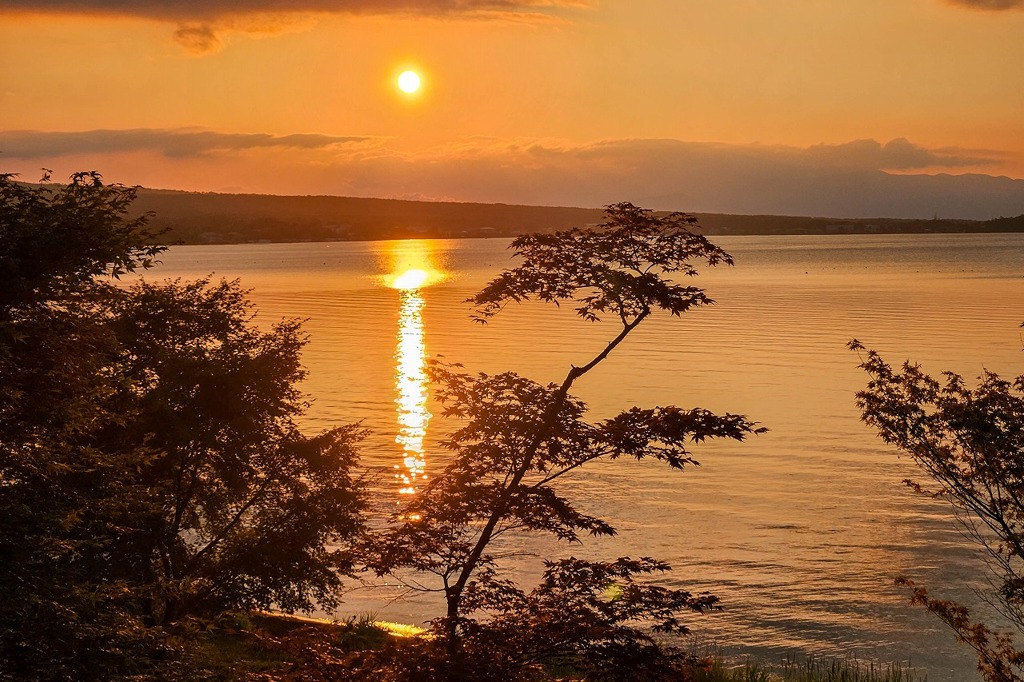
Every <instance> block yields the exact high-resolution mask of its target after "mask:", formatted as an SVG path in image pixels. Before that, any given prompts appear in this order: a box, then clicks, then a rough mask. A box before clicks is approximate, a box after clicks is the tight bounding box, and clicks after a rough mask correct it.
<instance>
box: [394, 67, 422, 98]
mask: <svg viewBox="0 0 1024 682" xmlns="http://www.w3.org/2000/svg"><path fill="white" fill-rule="evenodd" d="M398 89H399V90H401V91H402V92H405V93H408V94H410V95H411V94H412V93H414V92H416V91H417V90H419V89H420V76H419V74H418V73H416V72H415V71H403V72H402V74H401V75H400V76H399V77H398Z"/></svg>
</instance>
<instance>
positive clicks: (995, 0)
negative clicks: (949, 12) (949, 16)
mask: <svg viewBox="0 0 1024 682" xmlns="http://www.w3.org/2000/svg"><path fill="white" fill-rule="evenodd" d="M948 1H949V2H951V3H953V4H954V5H960V6H962V7H970V8H971V9H981V10H990V11H998V10H1006V9H1024V0H948Z"/></svg>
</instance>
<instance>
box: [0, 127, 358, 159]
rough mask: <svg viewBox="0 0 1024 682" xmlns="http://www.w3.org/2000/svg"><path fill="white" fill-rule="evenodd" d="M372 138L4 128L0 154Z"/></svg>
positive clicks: (171, 153)
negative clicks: (8, 129) (6, 129)
mask: <svg viewBox="0 0 1024 682" xmlns="http://www.w3.org/2000/svg"><path fill="white" fill-rule="evenodd" d="M372 139H373V138H367V137H337V136H333V135H316V134H297V135H269V134H266V133H218V132H213V131H208V130H194V129H188V128H186V129H174V130H162V129H151V128H139V129H134V130H87V131H82V132H41V131H36V130H10V131H4V132H0V154H2V156H0V158H7V159H48V158H59V157H63V156H80V155H85V154H118V153H124V152H136V151H155V152H158V153H160V154H162V155H164V156H166V157H170V158H185V157H194V156H202V155H206V154H213V153H217V152H238V151H244V150H250V149H260V148H267V147H284V148H291V149H305V150H313V149H326V148H330V147H335V146H337V145H345V144H353V143H365V142H370V141H372Z"/></svg>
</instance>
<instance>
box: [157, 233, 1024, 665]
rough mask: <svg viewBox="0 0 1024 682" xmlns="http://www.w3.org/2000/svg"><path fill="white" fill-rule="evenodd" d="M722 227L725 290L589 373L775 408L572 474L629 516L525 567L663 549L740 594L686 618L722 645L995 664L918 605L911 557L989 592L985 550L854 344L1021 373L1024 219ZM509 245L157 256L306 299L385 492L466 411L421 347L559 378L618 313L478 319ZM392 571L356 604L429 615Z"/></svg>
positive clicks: (335, 416)
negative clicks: (976, 546) (865, 395)
mask: <svg viewBox="0 0 1024 682" xmlns="http://www.w3.org/2000/svg"><path fill="white" fill-rule="evenodd" d="M715 242H716V243H718V244H720V245H721V246H723V247H724V248H725V249H726V250H728V251H729V252H730V253H732V254H733V256H735V258H736V265H735V266H734V267H731V268H730V267H720V268H716V269H713V270H711V271H708V272H706V273H705V274H703V275H702V276H701V277H699V278H698V279H697V281H696V283H698V284H700V285H701V286H704V287H705V288H706V289H707V291H708V293H709V294H710V295H711V296H712V297H713V298H714V299H715V300H716V301H717V303H716V305H714V306H711V307H708V308H704V309H699V310H697V311H694V312H691V313H688V314H685V315H684V316H683V317H682V318H681V319H677V318H670V317H669V316H667V315H664V316H661V317H655V318H653V319H652V320H650V321H649V322H647V323H645V324H643V325H642V326H641V327H639V328H638V329H637V331H636V332H635V333H634V334H633V335H631V337H630V338H629V339H628V340H627V342H626V343H625V344H624V345H623V346H622V347H621V348H620V349H618V350H616V351H615V352H614V353H613V354H612V355H611V356H610V358H609V359H608V361H607V362H605V363H604V364H602V365H601V366H600V367H599V368H598V369H597V370H595V371H594V372H591V373H590V374H588V375H587V376H586V377H584V378H583V379H582V380H581V381H580V383H579V384H578V386H577V390H576V393H577V394H578V395H579V396H580V397H582V398H583V399H584V400H586V401H587V402H588V404H589V405H590V407H591V411H592V416H593V417H594V418H595V419H597V418H602V417H607V416H611V415H612V414H615V413H616V412H618V411H619V410H622V409H625V408H627V407H630V406H633V405H640V406H653V405H657V404H675V405H679V406H681V407H694V406H702V407H706V408H709V409H712V410H714V411H718V412H724V411H729V412H734V413H735V412H739V413H744V414H746V415H748V416H750V417H751V418H753V419H756V420H757V421H759V422H761V423H762V424H763V425H764V426H767V427H768V428H769V429H770V431H769V432H768V433H766V434H763V435H760V436H758V437H756V438H752V439H750V440H748V441H747V442H744V443H731V442H730V443H723V444H712V445H708V446H703V447H698V448H697V449H696V451H695V455H696V458H697V459H698V460H700V461H701V463H702V466H701V467H700V468H698V469H688V470H687V471H685V472H682V473H680V472H675V471H670V470H668V469H667V468H666V467H665V466H664V465H662V466H658V465H657V464H656V463H646V462H644V463H636V462H628V461H619V462H612V463H599V464H598V465H595V466H594V467H592V468H591V469H589V470H584V471H583V472H581V473H580V474H578V475H576V476H575V477H574V478H572V479H571V480H567V481H566V485H567V486H568V488H567V489H568V490H570V491H571V492H572V494H573V495H574V496H575V498H576V499H578V500H580V501H581V503H582V504H581V506H583V507H584V510H585V511H588V512H591V513H594V514H596V515H598V516H601V517H603V518H606V519H608V520H610V521H611V522H612V523H613V525H615V526H616V527H617V529H618V530H619V534H618V535H617V536H616V537H614V538H604V539H600V540H591V541H587V542H585V543H584V544H583V545H582V546H576V547H569V548H566V547H564V546H559V545H555V544H554V543H552V542H548V541H546V540H545V541H540V542H536V543H531V544H529V545H524V546H523V547H521V549H522V550H524V551H531V552H532V553H533V554H534V556H524V557H523V558H521V559H518V560H517V561H516V564H515V571H514V572H515V573H516V574H517V575H519V576H520V577H521V578H523V579H527V580H528V579H530V577H531V576H532V575H534V574H535V573H536V571H537V570H538V567H539V565H540V558H539V557H540V556H551V555H554V554H559V553H561V554H565V553H569V552H571V553H573V554H576V555H578V556H585V557H601V558H609V557H614V556H619V555H632V556H640V555H648V556H653V557H656V558H660V559H664V560H666V561H668V562H669V563H671V564H672V565H673V567H674V569H675V570H674V571H673V573H671V574H669V575H668V576H666V577H665V578H664V580H663V582H664V584H667V585H671V586H686V587H687V588H688V589H691V590H694V591H700V590H707V591H711V592H713V593H714V594H716V595H718V596H719V597H720V598H721V599H722V600H723V604H724V607H725V608H724V610H722V611H720V612H716V613H713V614H710V615H706V616H696V615H695V616H694V617H692V618H691V619H690V625H691V627H692V629H693V631H694V633H695V635H697V636H698V637H699V638H700V639H701V641H702V642H705V643H709V644H714V645H718V646H720V647H721V648H722V651H723V652H725V653H727V654H734V655H736V656H739V657H744V656H752V657H755V658H759V659H762V660H775V659H778V658H780V657H782V656H785V655H787V654H796V655H800V654H806V653H814V654H816V655H828V656H837V657H845V656H857V657H858V658H860V659H863V660H877V661H886V662H887V661H903V662H904V663H906V662H908V661H909V662H910V663H911V664H912V665H913V666H914V667H915V668H917V669H919V670H920V671H922V672H927V674H928V679H929V680H932V681H933V682H941V681H944V680H950V681H951V680H971V679H977V675H976V673H975V672H974V659H973V657H972V656H971V655H969V653H968V651H967V649H966V648H964V647H961V646H959V645H957V644H956V643H955V642H954V641H953V637H952V635H951V634H950V633H949V632H948V631H947V630H946V629H945V628H944V626H942V625H941V624H940V623H939V622H938V621H937V620H936V619H934V618H933V617H931V616H929V615H928V614H926V613H922V612H921V610H920V609H918V608H916V607H911V606H909V605H908V604H907V593H906V591H905V590H904V589H901V588H896V587H894V586H893V578H894V577H895V576H897V575H907V576H909V577H911V578H913V579H914V580H916V581H918V582H919V583H921V584H923V585H926V586H927V587H928V588H929V589H930V590H931V592H932V594H933V595H934V596H941V597H948V598H953V599H957V600H963V601H964V602H967V603H969V604H972V605H974V604H977V603H978V600H977V598H976V597H975V596H974V594H973V593H972V588H973V587H975V586H976V585H977V584H978V583H977V581H978V579H979V578H980V577H981V576H982V571H981V563H980V559H979V557H978V556H977V555H976V554H975V552H974V550H973V547H972V546H971V544H970V543H969V542H967V541H966V540H965V539H964V538H963V537H961V536H960V534H959V533H958V532H957V530H956V529H955V527H954V526H953V525H952V523H951V519H950V516H949V514H948V513H947V510H946V509H945V508H944V506H943V505H941V504H939V503H937V502H935V501H932V500H928V499H924V498H921V497H919V496H916V495H914V494H913V493H912V492H910V491H909V490H908V489H907V488H906V487H905V486H904V485H903V484H902V483H901V481H902V480H903V479H905V478H908V477H913V476H916V471H915V468H914V466H913V464H912V462H910V461H908V460H907V459H906V458H900V457H898V456H897V453H895V452H894V451H893V450H892V449H890V448H888V447H887V446H885V445H884V444H883V443H882V442H881V441H880V440H879V439H878V438H877V437H876V436H875V435H874V433H873V432H872V431H871V430H870V429H868V428H867V427H866V426H864V425H863V424H862V423H861V422H860V421H859V416H858V412H857V410H856V408H855V406H854V393H855V392H856V391H857V390H859V389H861V388H863V386H864V384H865V382H866V375H865V374H864V373H863V372H862V371H861V370H859V369H857V367H856V365H857V363H858V358H857V356H856V354H854V353H851V352H849V351H847V350H846V349H845V346H846V343H847V342H848V341H849V340H850V339H852V338H854V337H856V338H858V339H860V340H861V341H862V342H863V343H864V344H865V345H866V346H868V347H869V348H874V349H876V350H878V351H880V352H881V353H882V354H883V355H884V357H886V358H887V359H889V360H890V361H892V362H899V361H902V360H904V359H907V358H910V359H913V360H915V361H918V362H920V363H922V364H923V365H924V366H925V368H926V369H928V370H930V371H932V372H936V373H937V372H940V371H942V370H944V369H951V370H954V371H957V372H960V373H963V374H965V375H967V376H969V377H972V378H973V377H975V376H977V375H978V374H979V373H980V372H981V371H982V370H983V369H989V370H993V371H996V372H999V373H1003V374H1004V375H1012V376H1016V375H1017V374H1020V373H1022V368H1024V363H1022V359H1024V358H1022V356H1021V348H1022V340H1021V334H1020V329H1019V324H1020V323H1021V322H1022V321H1024V235H1001V234H991V235H885V236H881V235H843V236H772V237H739V236H733V237H716V238H715ZM507 245H508V242H507V240H496V239H485V240H422V241H393V242H341V243H317V244H260V245H251V244H249V245H230V246H177V247H174V248H173V249H171V251H169V252H168V253H167V254H165V256H164V258H163V261H164V263H163V265H161V266H160V267H159V268H158V269H157V270H154V271H152V272H151V273H147V277H148V278H150V279H156V278H160V277H185V278H195V277H200V276H205V275H208V274H211V273H215V276H216V277H218V278H219V277H226V278H239V279H241V281H242V283H243V284H244V285H245V286H247V287H251V288H253V292H252V295H251V298H252V300H253V301H254V302H255V303H256V305H257V306H258V308H259V311H260V313H259V317H258V321H259V323H260V324H270V323H272V322H273V321H274V320H277V319H280V318H282V317H300V318H305V319H306V320H307V322H306V326H305V329H306V330H307V331H308V332H309V334H310V338H311V340H310V343H309V345H308V347H307V349H306V352H305V354H304V356H303V357H304V362H305V364H306V366H307V367H308V369H309V377H308V379H307V381H306V382H305V383H304V389H305V390H306V391H307V392H308V393H309V394H310V396H311V398H312V400H313V404H312V406H311V408H310V411H309V414H308V417H307V419H306V421H305V423H304V425H303V426H304V427H305V428H307V429H309V430H312V431H315V430H319V429H322V428H326V427H328V426H331V425H336V424H340V423H346V422H351V421H362V423H363V424H364V426H366V427H367V428H369V429H370V430H371V432H372V434H373V435H372V436H371V437H370V438H369V439H368V440H367V441H366V442H365V444H364V448H363V459H364V462H365V463H366V465H367V466H368V467H371V468H373V469H374V470H375V471H377V472H379V473H380V479H379V480H380V481H381V483H380V485H379V490H378V493H377V495H376V502H377V503H378V506H379V507H380V508H382V509H388V508H392V507H393V506H394V505H395V504H397V503H398V501H399V500H400V499H401V498H402V495H403V494H408V493H403V492H401V491H402V490H403V489H405V490H407V491H408V490H414V489H415V486H416V484H417V478H418V477H421V476H424V475H426V476H429V475H430V474H431V472H432V471H436V470H437V469H438V468H439V466H440V463H441V462H443V460H444V454H443V452H439V451H438V450H437V448H436V443H437V441H438V438H439V436H440V435H441V434H443V433H444V432H445V431H446V430H450V429H451V428H452V425H451V424H447V425H446V424H445V423H444V420H442V419H441V418H440V417H439V416H437V415H438V414H439V413H440V410H439V409H438V407H437V405H435V404H434V403H433V402H432V400H431V397H430V388H429V386H427V385H425V383H424V381H423V375H422V366H423V360H424V358H426V357H434V356H437V355H443V356H444V357H445V359H447V360H449V361H458V362H461V363H463V364H464V365H465V366H466V368H467V369H468V370H471V371H477V370H480V371H487V372H498V371H504V370H508V369H512V370H515V371H517V372H519V373H521V374H523V375H525V376H528V377H530V378H532V379H535V380H538V381H543V382H548V381H560V380H561V379H562V377H563V376H564V374H565V372H566V371H567V369H568V367H569V365H570V363H574V362H575V363H576V364H582V363H583V362H585V361H587V360H588V359H589V358H590V357H592V356H593V355H594V354H595V353H596V352H597V351H599V350H600V349H601V348H603V346H604V344H605V343H606V342H607V341H608V340H610V338H611V337H612V336H613V335H614V334H615V333H616V332H617V331H618V330H617V328H616V323H615V322H613V321H609V322H608V323H607V324H591V323H587V322H583V321H580V320H578V319H576V318H575V317H574V315H573V313H572V311H571V309H569V307H566V308H564V309H561V310H559V309H556V308H554V307H545V306H542V305H539V304H536V305H534V304H530V305H523V306H517V307H511V308H509V309H508V310H506V311H505V312H503V313H502V314H501V315H499V316H498V317H497V318H495V319H494V320H493V321H492V322H491V323H489V324H487V325H479V324H475V323H473V322H472V321H471V320H470V319H469V317H468V313H469V310H468V308H467V307H466V305H465V304H464V303H463V302H462V301H464V299H466V297H468V296H469V295H471V294H472V293H474V292H475V291H476V290H477V289H478V288H479V287H480V286H482V285H483V284H484V283H485V282H486V281H487V280H488V279H489V278H491V277H493V276H494V275H495V274H497V272H499V270H500V269H501V268H503V267H505V266H506V265H507V264H508V263H509V262H510V261H509V254H508V252H507V250H506V247H507ZM410 271H413V273H415V274H413V275H412V279H399V278H400V277H403V276H404V277H408V274H407V273H409V272H410ZM420 271H422V272H420ZM396 286H398V287H405V288H396ZM432 415H433V416H432ZM397 595H398V590H397V589H396V588H387V587H386V588H383V589H376V590H357V591H354V592H352V593H351V594H349V595H348V597H347V602H348V603H347V604H346V605H345V607H344V610H343V613H361V612H367V611H373V612H375V613H377V616H378V617H379V618H384V619H388V620H399V621H413V622H419V621H423V620H426V619H429V618H432V617H435V616H438V615H440V614H441V610H440V608H439V607H438V605H437V601H436V599H434V598H432V597H430V596H420V597H416V598H413V599H405V600H399V601H394V602H391V601H390V599H391V598H393V597H395V596H397Z"/></svg>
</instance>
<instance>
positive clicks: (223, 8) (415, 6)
mask: <svg viewBox="0 0 1024 682" xmlns="http://www.w3.org/2000/svg"><path fill="white" fill-rule="evenodd" d="M586 4H587V3H586V2H585V0H47V2H39V1H38V0H0V11H24V12H34V13H40V12H43V13H53V14H94V15H95V14H98V15H109V16H129V17H144V18H148V19H161V20H165V21H182V22H199V21H204V20H212V19H220V18H224V17H231V16H239V15H258V14H299V13H323V14H396V13H403V14H406V13H411V14H440V15H453V14H473V13H478V12H485V13H493V12H498V13H504V12H508V13H520V12H547V11H551V10H555V9H558V8H566V7H570V8H571V7H581V6H585V5H586Z"/></svg>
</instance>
